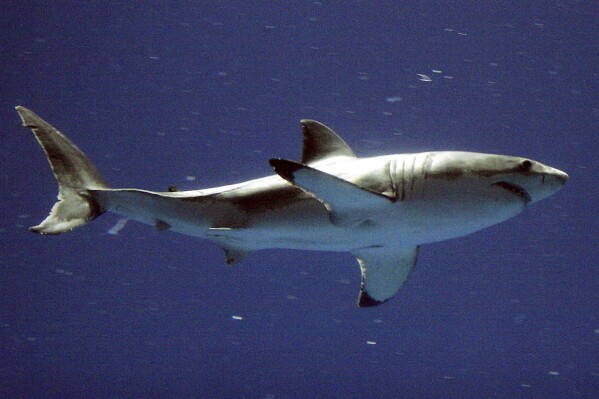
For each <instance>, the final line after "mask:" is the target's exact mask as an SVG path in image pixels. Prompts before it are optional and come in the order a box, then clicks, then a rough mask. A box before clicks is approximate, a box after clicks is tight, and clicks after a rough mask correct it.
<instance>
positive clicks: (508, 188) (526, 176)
mask: <svg viewBox="0 0 599 399" xmlns="http://www.w3.org/2000/svg"><path fill="white" fill-rule="evenodd" d="M442 158H443V162H438V159H436V157H435V156H433V157H432V159H431V165H430V169H429V171H430V172H431V173H432V174H433V175H434V176H436V177H441V176H446V177H447V178H466V179H468V180H470V181H472V182H473V184H475V185H477V186H479V187H481V186H482V187H489V189H490V190H492V191H497V190H504V191H505V192H507V193H509V195H513V196H514V198H515V199H518V200H520V201H522V203H523V204H525V205H527V204H530V203H533V202H537V201H540V200H542V199H544V198H547V197H549V196H550V195H552V194H554V193H556V192H557V191H559V190H560V189H561V188H562V186H563V185H564V184H565V183H566V181H567V180H568V175H567V174H566V173H564V172H562V171H561V170H558V169H555V168H552V167H550V166H547V165H543V164H542V163H540V162H537V161H534V160H532V159H528V158H520V157H512V156H505V155H493V154H480V153H468V152H446V153H443V156H442Z"/></svg>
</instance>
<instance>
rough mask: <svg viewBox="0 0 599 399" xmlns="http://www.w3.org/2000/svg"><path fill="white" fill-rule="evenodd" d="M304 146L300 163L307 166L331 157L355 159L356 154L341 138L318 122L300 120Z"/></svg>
mask: <svg viewBox="0 0 599 399" xmlns="http://www.w3.org/2000/svg"><path fill="white" fill-rule="evenodd" d="M300 123H301V124H302V133H303V134H304V146H303V148H302V160H301V163H303V164H305V165H308V164H311V163H314V162H318V161H322V160H323V159H327V158H332V157H339V156H345V157H351V158H356V154H354V152H353V151H352V149H351V148H349V146H348V145H347V143H346V142H345V141H343V139H342V138H341V137H339V136H338V135H337V133H335V132H334V131H332V130H331V129H329V128H328V127H326V126H325V125H323V124H322V123H320V122H317V121H314V120H311V119H302V120H301V121H300Z"/></svg>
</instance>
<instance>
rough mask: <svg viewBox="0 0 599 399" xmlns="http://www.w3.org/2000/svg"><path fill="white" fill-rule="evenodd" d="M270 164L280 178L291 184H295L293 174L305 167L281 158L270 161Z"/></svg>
mask: <svg viewBox="0 0 599 399" xmlns="http://www.w3.org/2000/svg"><path fill="white" fill-rule="evenodd" d="M268 163H270V166H272V167H273V168H274V170H275V172H277V174H278V175H279V176H281V177H282V178H283V179H285V180H288V181H290V182H293V174H294V173H295V172H296V171H297V170H298V169H302V168H303V167H304V165H302V164H300V163H297V162H292V161H288V160H286V159H281V158H273V159H271V160H269V161H268Z"/></svg>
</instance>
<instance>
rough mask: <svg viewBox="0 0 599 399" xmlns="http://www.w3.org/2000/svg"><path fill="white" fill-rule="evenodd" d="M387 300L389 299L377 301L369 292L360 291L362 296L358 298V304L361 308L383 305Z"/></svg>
mask: <svg viewBox="0 0 599 399" xmlns="http://www.w3.org/2000/svg"><path fill="white" fill-rule="evenodd" d="M385 302H387V301H386V300H385V301H377V300H376V299H374V298H373V297H371V296H370V295H368V292H366V291H362V292H361V293H360V298H359V299H358V306H359V307H361V308H371V307H373V306H378V305H382V304H383V303H385Z"/></svg>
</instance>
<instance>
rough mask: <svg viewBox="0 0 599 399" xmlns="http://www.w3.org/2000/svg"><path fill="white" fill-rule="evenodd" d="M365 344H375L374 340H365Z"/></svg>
mask: <svg viewBox="0 0 599 399" xmlns="http://www.w3.org/2000/svg"><path fill="white" fill-rule="evenodd" d="M366 345H376V341H366Z"/></svg>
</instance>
